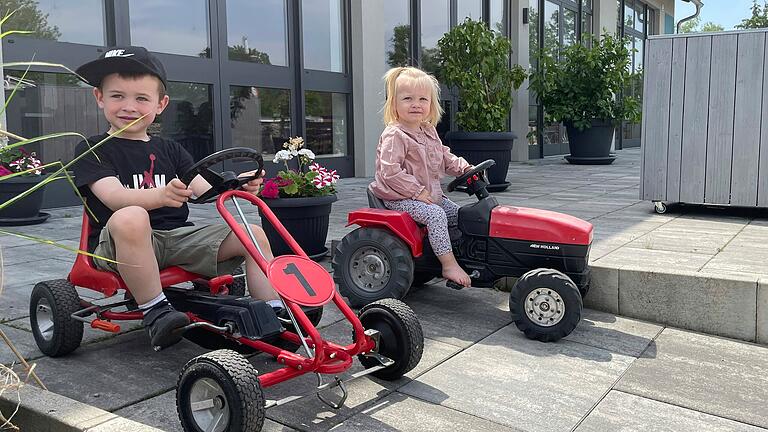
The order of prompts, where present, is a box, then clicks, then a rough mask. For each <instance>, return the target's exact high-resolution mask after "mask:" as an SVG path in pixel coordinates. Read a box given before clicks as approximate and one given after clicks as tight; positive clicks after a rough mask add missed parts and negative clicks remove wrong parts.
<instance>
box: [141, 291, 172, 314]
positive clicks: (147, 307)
mask: <svg viewBox="0 0 768 432" xmlns="http://www.w3.org/2000/svg"><path fill="white" fill-rule="evenodd" d="M165 300H166V299H165V293H163V292H160V294H158V295H157V297H155V298H153V299H152V300H150V301H148V302H146V303H144V304H140V305H139V309H141V311H142V312H146V311H148V310H150V309H152V306H155V305H156V304H158V303H160V302H162V301H165Z"/></svg>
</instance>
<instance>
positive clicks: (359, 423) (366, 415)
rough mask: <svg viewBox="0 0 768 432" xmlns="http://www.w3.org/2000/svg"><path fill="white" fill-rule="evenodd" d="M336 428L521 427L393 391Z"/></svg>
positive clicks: (352, 431)
mask: <svg viewBox="0 0 768 432" xmlns="http://www.w3.org/2000/svg"><path fill="white" fill-rule="evenodd" d="M333 430H334V431H336V432H357V431H382V432H383V431H393V432H394V431H403V432H409V431H413V432H421V431H435V432H438V431H439V432H442V431H447V430H461V431H481V430H492V431H499V432H512V431H522V430H523V429H515V428H509V427H506V426H503V425H500V424H498V423H494V422H491V421H488V420H485V419H482V418H478V417H475V416H473V415H469V414H465V413H462V412H461V411H458V410H454V409H449V408H446V407H443V406H440V405H436V404H431V403H427V402H424V401H420V400H418V399H413V398H409V397H407V396H405V395H402V394H399V393H394V394H390V395H388V396H386V397H384V398H381V399H379V400H378V401H376V404H374V405H373V406H372V407H370V408H367V409H365V410H364V411H363V412H361V413H360V414H357V415H355V416H353V417H352V418H349V419H347V420H345V421H344V423H342V424H340V425H339V426H337V427H335V428H334V429H333Z"/></svg>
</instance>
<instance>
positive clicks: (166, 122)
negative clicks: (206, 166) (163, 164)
mask: <svg viewBox="0 0 768 432" xmlns="http://www.w3.org/2000/svg"><path fill="white" fill-rule="evenodd" d="M168 97H169V98H170V102H169V103H168V107H167V108H166V109H165V111H163V114H162V115H160V116H158V117H156V119H155V123H154V124H152V125H151V126H150V127H149V132H150V133H152V134H155V135H162V136H165V137H169V138H173V139H174V140H176V141H177V142H178V143H179V144H181V145H182V146H183V147H184V148H185V149H187V151H188V152H189V154H191V155H192V158H194V159H195V161H198V160H200V159H202V158H204V157H205V156H208V155H209V154H211V153H213V147H214V144H213V106H212V103H211V101H212V97H211V86H210V85H208V84H197V83H187V82H173V81H171V82H169V83H168Z"/></svg>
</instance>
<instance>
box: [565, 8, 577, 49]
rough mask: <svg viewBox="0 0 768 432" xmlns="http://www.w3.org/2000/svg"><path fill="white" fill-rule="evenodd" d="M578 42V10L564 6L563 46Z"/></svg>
mask: <svg viewBox="0 0 768 432" xmlns="http://www.w3.org/2000/svg"><path fill="white" fill-rule="evenodd" d="M574 43H576V12H575V11H572V10H570V9H565V8H563V46H568V45H573V44H574Z"/></svg>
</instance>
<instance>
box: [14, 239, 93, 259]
mask: <svg viewBox="0 0 768 432" xmlns="http://www.w3.org/2000/svg"><path fill="white" fill-rule="evenodd" d="M57 243H60V244H62V245H65V246H67V247H71V248H74V249H77V247H78V242H77V241H75V240H60V241H58V242H57ZM2 253H3V264H4V265H13V264H19V263H30V262H34V261H41V260H44V259H49V258H56V259H61V260H70V262H74V261H75V253H74V252H72V251H69V250H66V249H62V248H58V247H55V246H51V245H41V244H38V243H36V244H30V245H26V246H16V247H7V248H3V250H2Z"/></svg>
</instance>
